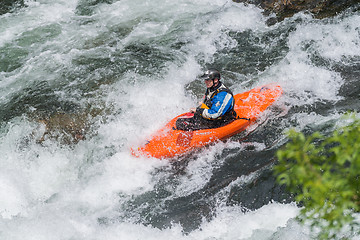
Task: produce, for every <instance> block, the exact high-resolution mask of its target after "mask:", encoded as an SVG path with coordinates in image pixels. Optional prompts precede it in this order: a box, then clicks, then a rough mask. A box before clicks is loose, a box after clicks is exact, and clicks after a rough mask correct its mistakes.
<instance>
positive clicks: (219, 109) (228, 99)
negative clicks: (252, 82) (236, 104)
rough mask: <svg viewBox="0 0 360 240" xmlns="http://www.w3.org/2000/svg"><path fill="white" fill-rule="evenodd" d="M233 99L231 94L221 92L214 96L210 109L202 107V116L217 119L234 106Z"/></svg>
mask: <svg viewBox="0 0 360 240" xmlns="http://www.w3.org/2000/svg"><path fill="white" fill-rule="evenodd" d="M233 101H234V98H233V96H232V95H231V94H229V93H227V92H220V93H218V94H217V95H216V96H215V97H214V98H213V100H212V106H211V108H210V109H204V108H201V109H200V113H201V116H202V117H204V118H207V119H211V120H215V119H217V118H219V117H221V116H222V115H224V114H225V113H226V112H227V111H228V110H229V109H230V108H231V107H232V104H233Z"/></svg>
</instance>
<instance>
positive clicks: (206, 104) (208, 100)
mask: <svg viewBox="0 0 360 240" xmlns="http://www.w3.org/2000/svg"><path fill="white" fill-rule="evenodd" d="M220 92H227V93H229V94H231V96H232V97H233V102H232V106H231V109H230V110H228V111H227V112H226V113H225V114H223V115H222V116H220V117H219V118H217V119H215V120H218V119H222V120H226V121H227V120H232V119H236V116H237V115H236V112H235V110H234V101H235V100H234V94H233V93H232V92H231V90H230V89H229V88H227V87H226V86H225V85H224V84H223V83H221V82H219V85H218V86H216V88H215V89H211V88H210V89H209V88H208V89H206V92H205V96H204V99H203V103H202V105H201V106H200V108H205V109H210V108H211V107H212V99H213V98H214V97H215V96H216V95H217V94H218V93H220Z"/></svg>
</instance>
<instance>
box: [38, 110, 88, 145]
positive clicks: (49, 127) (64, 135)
mask: <svg viewBox="0 0 360 240" xmlns="http://www.w3.org/2000/svg"><path fill="white" fill-rule="evenodd" d="M38 122H39V123H40V124H41V125H42V126H43V127H44V131H43V134H42V136H41V137H40V138H39V139H37V142H38V143H41V142H43V141H44V140H46V139H47V138H53V139H57V140H58V141H59V142H60V143H62V144H72V143H77V142H79V141H80V140H84V139H85V135H86V133H87V131H88V130H89V127H90V123H89V120H88V116H87V114H81V113H80V114H79V113H73V114H71V113H55V114H53V115H51V116H50V117H47V118H44V119H40V120H38Z"/></svg>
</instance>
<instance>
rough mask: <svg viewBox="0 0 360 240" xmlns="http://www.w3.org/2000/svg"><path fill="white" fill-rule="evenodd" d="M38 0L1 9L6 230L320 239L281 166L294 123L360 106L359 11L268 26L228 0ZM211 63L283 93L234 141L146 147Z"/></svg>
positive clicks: (198, 89) (230, 78)
mask: <svg viewBox="0 0 360 240" xmlns="http://www.w3.org/2000/svg"><path fill="white" fill-rule="evenodd" d="M26 4H27V7H24V8H21V9H17V10H16V11H14V12H11V13H7V14H4V15H1V16H0V153H1V155H0V239H4V240H10V239H11V240H16V239H19V240H23V239H27V240H30V239H34V240H40V239H52V240H57V239H58V240H74V239H77V240H81V239H84V240H85V239H87V240H89V239H94V240H95V239H107V240H111V239H114V240H115V239H116V240H119V239H124V240H132V239H134V240H135V239H146V240H147V239H157V240H159V239H164V240H165V239H188V240H190V239H196V240H201V239H203V240H205V239H206V240H210V239H218V240H220V239H221V240H227V239H253V240H261V239H281V240H285V239H312V235H311V233H310V231H309V227H308V226H306V225H305V226H303V225H300V224H298V223H297V222H296V220H295V217H296V215H297V214H298V212H299V210H300V207H298V206H297V205H296V204H295V203H294V202H293V199H292V196H291V194H289V193H288V192H286V190H285V189H284V188H283V187H282V186H279V185H277V184H276V182H275V178H274V176H273V174H272V171H271V168H272V166H273V164H276V158H275V152H276V150H277V149H279V148H281V147H282V146H283V145H284V144H285V143H286V141H287V139H286V131H287V130H289V129H291V128H296V129H297V130H300V131H303V132H306V133H312V132H315V131H320V132H322V133H323V134H325V135H326V134H327V133H329V132H331V131H332V130H333V129H335V128H336V127H337V126H339V125H343V124H345V123H344V119H343V118H342V115H343V114H344V113H345V112H347V111H353V110H355V111H359V108H360V103H359V94H360V81H358V80H359V75H360V25H359V23H360V13H359V11H358V10H356V9H348V10H347V11H345V12H344V13H341V14H339V15H338V16H336V17H333V18H327V19H322V20H318V19H314V18H313V17H312V16H311V15H307V14H304V13H299V14H296V15H295V16H293V17H291V18H288V19H286V20H284V21H283V22H280V23H277V24H275V25H272V26H267V25H266V20H267V19H268V18H269V17H271V16H269V17H266V16H264V15H262V13H261V10H260V9H258V8H256V7H254V6H252V5H244V4H239V3H234V2H232V1H228V0H198V1H189V0H178V1H167V0H151V1H150V0H145V1H143V0H142V1H139V0H118V1H116V0H92V1H85V0H66V1H65V0H37V1H31V0H29V1H26ZM357 9H358V8H357ZM208 67H215V68H218V69H219V70H220V71H221V73H222V80H223V82H224V83H225V84H226V85H228V86H229V87H230V88H231V89H232V90H233V92H234V93H238V92H243V91H246V90H250V89H251V88H254V87H257V86H260V85H262V84H266V83H272V82H276V83H278V84H280V85H281V86H282V88H283V90H284V95H283V96H282V97H281V99H279V101H278V102H277V103H276V105H275V106H274V108H271V109H269V110H268V111H266V113H265V114H264V116H262V117H261V119H260V121H259V123H258V124H257V125H256V127H253V128H251V129H249V130H248V131H247V132H245V133H243V134H239V135H237V136H235V137H233V138H231V139H230V140H228V141H226V142H219V143H217V144H214V145H212V146H209V147H207V148H204V149H202V150H200V151H198V152H195V153H193V154H192V155H190V156H186V157H184V158H181V159H178V161H175V162H169V161H166V160H159V159H152V158H150V159H149V158H145V157H144V158H135V157H133V156H132V155H131V154H130V147H132V146H136V145H139V144H141V143H142V142H144V141H145V140H146V138H147V136H149V135H150V134H151V133H153V132H154V131H156V129H158V128H160V127H161V126H163V125H164V124H165V123H166V122H167V121H168V120H170V119H172V118H173V117H174V116H176V115H178V114H180V113H183V112H185V111H187V110H188V109H189V108H191V107H193V106H195V105H196V103H197V102H198V99H199V98H200V97H201V96H202V94H203V92H204V88H205V86H204V85H203V83H202V82H201V80H200V79H198V77H197V76H199V74H201V73H202V72H203V71H204V70H205V69H206V68H208ZM69 119H70V120H69ZM66 121H68V122H70V123H71V124H72V125H71V124H70V125H71V126H72V127H71V126H70V127H69V126H67V127H65V126H64V122H66ZM44 122H47V124H48V128H50V129H48V130H47V129H46V127H45V125H44ZM64 128H67V130H66V129H65V130H64ZM69 128H70V129H69ZM72 128H79V129H80V130H81V134H83V135H84V137H85V138H84V139H80V140H79V139H76V140H74V139H73V137H74V136H73V135H72V134H73V132H72V131H73V129H72ZM46 131H49V132H50V133H48V134H45V133H46ZM353 237H354V239H356V236H353Z"/></svg>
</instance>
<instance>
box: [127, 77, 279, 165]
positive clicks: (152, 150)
mask: <svg viewBox="0 0 360 240" xmlns="http://www.w3.org/2000/svg"><path fill="white" fill-rule="evenodd" d="M281 94H282V89H281V87H280V86H278V85H275V84H268V85H264V86H261V87H257V88H254V89H252V90H250V91H247V92H244V93H239V94H236V95H234V98H235V107H234V109H235V111H236V113H237V115H238V117H239V119H237V120H235V121H233V122H231V123H229V124H227V125H225V126H222V127H219V128H212V129H202V130H196V131H182V130H174V129H175V123H176V120H177V119H178V118H179V117H186V116H187V115H189V113H184V114H181V115H179V116H177V117H175V118H174V119H172V120H171V121H170V122H169V123H168V124H166V125H165V126H164V127H163V128H161V129H160V130H158V131H157V132H156V133H155V134H154V135H152V136H151V137H150V139H149V140H148V141H147V143H146V144H144V145H143V146H140V147H138V148H137V149H131V152H132V154H133V155H134V156H137V157H139V156H148V157H155V158H173V157H178V156H181V155H184V154H186V153H189V152H191V151H192V150H195V149H198V148H201V147H204V146H206V145H209V144H210V143H213V142H215V141H218V140H225V139H227V138H229V137H231V136H233V135H235V134H237V133H240V132H242V131H244V130H245V129H246V128H247V127H248V126H249V125H251V124H253V123H254V122H255V121H256V119H257V118H258V117H259V116H260V114H261V113H262V112H263V111H265V109H266V108H267V107H269V106H270V105H271V104H273V103H274V102H275V101H276V100H277V99H278V98H279V97H280V96H281Z"/></svg>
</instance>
